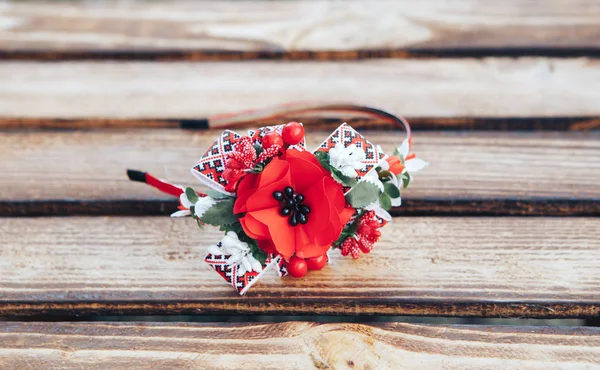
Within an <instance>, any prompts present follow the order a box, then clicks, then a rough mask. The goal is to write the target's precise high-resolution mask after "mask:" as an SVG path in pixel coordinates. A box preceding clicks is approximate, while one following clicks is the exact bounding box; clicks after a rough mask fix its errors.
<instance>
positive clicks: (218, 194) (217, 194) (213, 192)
mask: <svg viewBox="0 0 600 370" xmlns="http://www.w3.org/2000/svg"><path fill="white" fill-rule="evenodd" d="M206 195H208V196H209V197H211V198H213V199H217V200H219V199H227V198H233V197H232V196H231V195H227V194H223V193H221V192H218V191H216V190H212V189H208V190H207V191H206Z"/></svg>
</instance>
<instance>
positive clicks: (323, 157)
mask: <svg viewBox="0 0 600 370" xmlns="http://www.w3.org/2000/svg"><path fill="white" fill-rule="evenodd" d="M315 157H317V160H318V161H319V163H321V166H322V167H323V168H324V169H326V170H327V171H329V172H331V164H330V163H329V152H324V151H322V150H319V151H317V152H316V153H315Z"/></svg>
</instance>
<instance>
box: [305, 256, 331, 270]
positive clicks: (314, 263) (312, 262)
mask: <svg viewBox="0 0 600 370" xmlns="http://www.w3.org/2000/svg"><path fill="white" fill-rule="evenodd" d="M327 260H328V258H327V255H326V254H324V255H322V256H319V257H313V258H308V259H307V260H306V265H307V266H308V269H309V270H321V269H322V268H323V267H325V265H326V264H327Z"/></svg>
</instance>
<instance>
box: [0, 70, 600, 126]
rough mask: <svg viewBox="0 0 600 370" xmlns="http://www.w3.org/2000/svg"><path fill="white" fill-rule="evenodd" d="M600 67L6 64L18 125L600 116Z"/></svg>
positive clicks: (5, 97)
mask: <svg viewBox="0 0 600 370" xmlns="http://www.w3.org/2000/svg"><path fill="white" fill-rule="evenodd" d="M599 80H600V60H595V59H585V58H580V59H545V58H521V59H498V58H488V59H482V60H475V59H438V60H371V61H362V62H294V63H288V62H277V61H264V62H263V61H261V62H231V63H213V62H207V63H141V62H130V63H115V62H104V63H91V62H71V63H23V62H19V63H17V62H7V63H2V64H0V81H2V84H0V112H2V116H4V117H15V118H54V119H58V118H77V119H81V118H97V119H114V118H151V119H168V118H176V119H184V118H185V119H198V118H205V117H207V116H209V115H211V114H215V113H223V112H235V111H238V110H243V109H255V108H260V107H264V106H265V105H272V104H280V103H289V102H293V101H305V100H307V99H310V100H313V101H317V102H322V103H327V102H339V101H358V102H363V103H370V104H373V105H376V106H381V107H385V108H388V109H391V110H393V111H395V112H397V113H400V114H403V115H406V116H419V117H423V116H427V117H445V118H455V117H464V116H469V117H531V116H539V117H554V116H578V117H579V116H593V117H597V116H598V115H600V106H599V105H598V101H599V99H600V96H598V89H595V88H594V87H595V85H594V82H595V81H599Z"/></svg>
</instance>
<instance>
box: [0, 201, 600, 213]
mask: <svg viewBox="0 0 600 370" xmlns="http://www.w3.org/2000/svg"><path fill="white" fill-rule="evenodd" d="M402 203H403V206H402V207H399V208H393V209H392V210H391V211H390V213H391V214H392V216H449V217H467V216H468V217H477V216H479V217H486V216H519V217H521V216H533V217H537V216H546V217H567V216H569V217H598V216H600V199H581V200H576V199H552V198H550V199H545V198H540V199H403V200H402ZM178 205H179V203H178V202H177V200H175V199H173V200H169V199H144V200H140V199H129V200H128V199H125V200H63V199H56V200H52V199H50V200H33V201H26V200H3V201H0V217H48V216H168V215H170V214H171V213H173V212H175V211H177V206H178Z"/></svg>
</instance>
